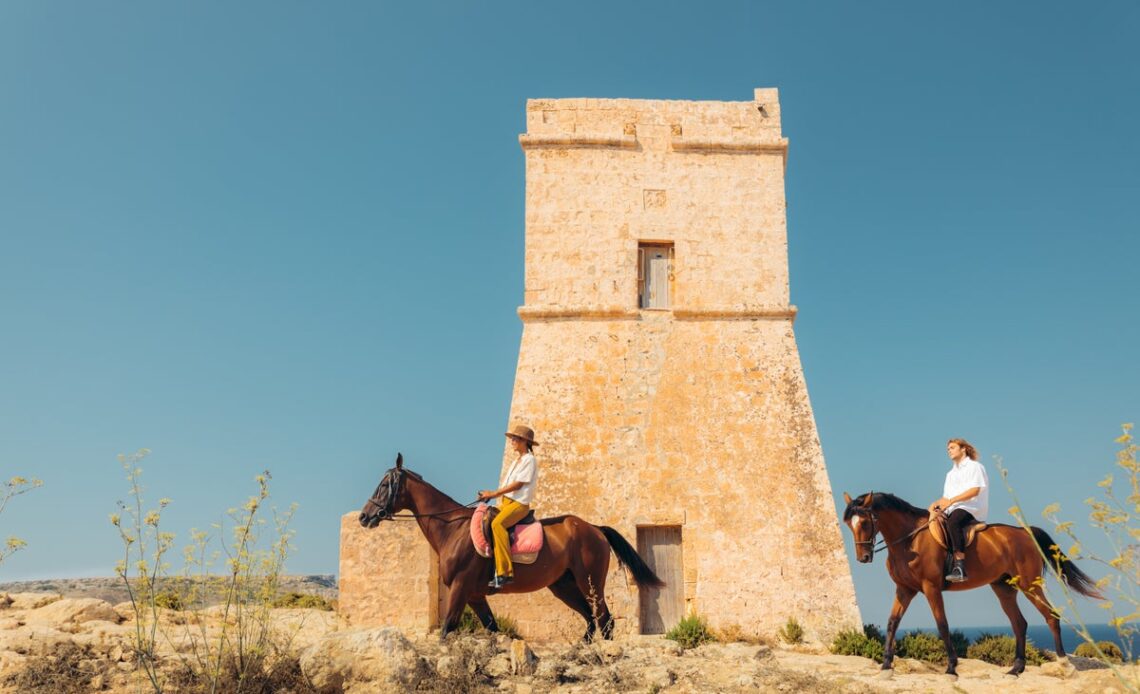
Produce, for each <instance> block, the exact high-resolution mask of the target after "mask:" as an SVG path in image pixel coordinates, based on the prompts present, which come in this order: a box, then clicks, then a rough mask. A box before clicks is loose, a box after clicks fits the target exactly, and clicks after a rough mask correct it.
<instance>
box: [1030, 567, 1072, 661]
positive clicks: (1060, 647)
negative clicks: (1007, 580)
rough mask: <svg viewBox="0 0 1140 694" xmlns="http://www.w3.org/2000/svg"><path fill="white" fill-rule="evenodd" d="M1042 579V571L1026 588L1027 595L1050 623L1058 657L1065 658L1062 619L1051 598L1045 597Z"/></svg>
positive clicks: (1047, 622) (1046, 621)
mask: <svg viewBox="0 0 1140 694" xmlns="http://www.w3.org/2000/svg"><path fill="white" fill-rule="evenodd" d="M1022 575H1023V576H1025V575H1027V574H1022ZM1041 579H1042V576H1041V573H1040V572H1038V573H1037V575H1036V576H1035V577H1033V580H1032V581H1030V582H1029V586H1028V587H1027V588H1025V597H1027V598H1029V602H1031V603H1033V606H1034V607H1036V608H1037V611H1038V612H1040V613H1041V616H1042V617H1044V618H1045V623H1046V624H1048V625H1049V631H1051V632H1053V645H1054V646H1056V648H1057V657H1058V658H1064V657H1066V656H1065V645H1064V644H1063V643H1061V620H1060V619H1059V618H1058V617H1057V612H1056V610H1054V609H1053V605H1051V604H1050V603H1049V599H1048V598H1046V597H1045V588H1044V586H1042V585H1041V583H1040V581H1041Z"/></svg>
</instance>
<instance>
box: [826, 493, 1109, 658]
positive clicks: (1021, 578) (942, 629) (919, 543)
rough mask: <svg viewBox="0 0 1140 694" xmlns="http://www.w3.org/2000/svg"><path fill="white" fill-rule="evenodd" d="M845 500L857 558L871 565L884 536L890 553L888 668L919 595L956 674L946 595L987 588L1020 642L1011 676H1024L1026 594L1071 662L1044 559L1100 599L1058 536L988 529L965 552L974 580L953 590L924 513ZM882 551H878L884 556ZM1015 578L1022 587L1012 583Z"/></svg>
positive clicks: (870, 500)
mask: <svg viewBox="0 0 1140 694" xmlns="http://www.w3.org/2000/svg"><path fill="white" fill-rule="evenodd" d="M843 499H844V500H845V501H846V502H847V510H846V511H844V513H843V522H844V523H846V524H847V527H849V528H851V532H852V534H854V536H855V558H856V559H858V560H859V561H860V562H861V563H864V564H866V563H869V562H870V561H871V559H872V558H873V557H874V554H875V551H876V550H875V549H874V545H875V536H876V534H882V536H883V543H884V544H885V545H886V550H887V572H888V573H889V574H890V575H891V578H892V579H894V582H895V602H894V606H893V607H892V608H891V617H890V619H889V620H888V621H887V643H886V650H885V652H884V654H883V669H884V670H889V669H890V668H891V662H892V661H893V660H894V657H895V630H897V629H898V626H899V621H901V620H902V616H903V613H904V612H906V608H907V606H908V605H910V601H911V599H912V598H914V596H915V595H916V594H917V593H918V592H920V591H921V592H922V594H923V595H925V596H926V601H927V602H928V603H930V611H931V612H933V613H934V621H935V622H936V623H937V624H938V634H939V635H940V636H941V637H942V642H943V643H945V644H946V656H947V660H948V661H949V665H948V666H947V668H946V674H948V675H957V674H958V673H957V666H958V654H957V653H955V652H954V645H953V644H952V643H951V642H950V628H949V626H948V625H947V624H946V610H945V608H944V607H943V604H942V591H944V590H970V589H972V588H980V587H982V586H986V585H988V586H989V587H990V588H992V589H993V591H994V593H995V594H996V595H997V598H998V601H999V602H1000V603H1001V609H1002V610H1003V611H1004V612H1005V615H1006V617H1008V618H1009V623H1010V626H1012V627H1013V633H1014V636H1015V637H1016V639H1017V652H1016V654H1015V659H1014V663H1013V669H1011V670H1010V671H1009V674H1011V675H1019V674H1021V673H1022V672H1023V671H1024V670H1025V627H1026V623H1025V617H1023V616H1022V614H1021V610H1020V609H1019V608H1018V606H1017V592H1018V590H1021V592H1023V593H1025V596H1026V597H1027V598H1029V602H1030V603H1032V604H1033V606H1034V607H1036V608H1037V611H1038V612H1040V613H1041V616H1043V617H1044V618H1045V621H1046V622H1047V623H1048V624H1049V630H1050V631H1052V632H1053V641H1054V644H1055V646H1056V648H1057V656H1058V657H1061V658H1064V657H1065V646H1064V645H1062V643H1061V622H1060V620H1059V619H1057V615H1056V613H1054V611H1053V606H1052V605H1050V604H1049V601H1048V600H1047V599H1046V598H1045V591H1044V577H1043V575H1042V574H1043V571H1044V568H1045V560H1044V559H1043V556H1045V557H1050V558H1051V560H1052V562H1053V564H1054V568H1056V570H1057V572H1058V575H1060V576H1061V577H1062V578H1063V579H1064V581H1065V582H1066V583H1067V584H1068V585H1069V587H1070V588H1072V589H1073V590H1075V591H1076V592H1078V593H1080V594H1081V595H1086V596H1088V597H1090V598H1098V599H1100V598H1101V595H1100V594H1099V593H1097V591H1096V587H1095V586H1094V585H1093V582H1092V579H1090V578H1089V577H1088V576H1086V575H1085V573H1084V572H1083V571H1081V570H1080V569H1078V568H1077V566H1076V564H1074V563H1073V562H1071V561H1070V560H1069V559H1068V558H1067V557H1066V556H1065V555H1064V554H1062V553H1061V551H1060V548H1058V547H1057V545H1056V543H1054V542H1053V538H1051V537H1049V534H1048V533H1046V532H1045V531H1044V530H1042V529H1040V528H1032V529H1031V530H1032V533H1030V532H1027V531H1026V530H1025V529H1024V528H1020V527H1017V526H1013V525H989V526H987V528H986V529H985V530H984V531H982V532H980V533H978V536H977V539H976V540H974V542H973V544H971V545H970V547H968V548H967V549H966V574H967V576H969V579H968V580H967V581H966V582H964V583H950V584H947V583H946V582H945V580H944V578H943V577H944V575H945V573H946V549H945V548H943V547H942V546H941V545H939V544H938V543H937V542H935V540H934V538H933V537H932V536H931V534H930V531H928V530H927V529H926V523H927V519H928V517H929V514H928V513H927V511H926V510H924V509H921V508H918V507H916V506H911V505H910V504H908V503H907V502H905V501H903V500H902V499H900V498H898V497H897V496H894V495H892V494H864V495H862V496H860V497H857V498H855V499H852V498H851V497H850V496H848V495H847V494H844V495H843ZM882 549H883V548H879V550H878V551H882ZM1014 578H1016V587H1015V585H1014V582H1013V581H1012V580H1011V579H1014Z"/></svg>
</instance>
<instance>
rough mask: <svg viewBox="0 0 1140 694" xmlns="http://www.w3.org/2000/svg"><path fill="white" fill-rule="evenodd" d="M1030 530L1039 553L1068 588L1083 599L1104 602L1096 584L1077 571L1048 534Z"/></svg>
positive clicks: (1036, 528) (1035, 528)
mask: <svg viewBox="0 0 1140 694" xmlns="http://www.w3.org/2000/svg"><path fill="white" fill-rule="evenodd" d="M1030 530H1031V531H1032V532H1033V539H1034V540H1036V541H1037V546H1038V547H1040V548H1041V553H1042V554H1044V555H1045V557H1046V558H1048V559H1049V563H1051V564H1052V565H1053V568H1054V569H1056V570H1057V572H1058V573H1059V574H1060V575H1061V577H1062V578H1063V579H1064V580H1065V583H1066V584H1068V586H1069V587H1070V588H1072V589H1073V590H1075V591H1077V592H1078V593H1080V594H1081V595H1084V596H1085V597H1089V598H1096V599H1097V600H1104V596H1103V595H1101V594H1100V591H1098V590H1097V589H1096V583H1095V582H1094V581H1093V580H1092V579H1091V578H1089V576H1088V574H1086V573H1085V572H1084V571H1081V570H1080V569H1078V568H1077V565H1076V564H1074V563H1073V560H1072V559H1069V558H1068V557H1066V556H1065V553H1064V552H1062V551H1061V547H1060V546H1059V545H1058V544H1057V543H1056V542H1053V538H1051V537H1049V533H1047V532H1045V531H1044V530H1042V529H1041V528H1038V527H1031V528H1030Z"/></svg>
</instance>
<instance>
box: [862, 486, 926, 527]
mask: <svg viewBox="0 0 1140 694" xmlns="http://www.w3.org/2000/svg"><path fill="white" fill-rule="evenodd" d="M868 496H870V497H871V500H870V501H871V503H870V504H866V503H864V501H866V499H867V497H868ZM868 506H870V508H871V510H872V511H883V510H887V511H899V512H901V513H909V514H910V515H912V516H925V515H927V513H926V510H924V509H921V508H919V507H917V506H915V505H913V504H911V503H909V502H907V501H904V500H903V499H900V498H899V497H897V496H895V495H894V494H890V493H888V492H875V493H874V494H861V495H859V496H857V497H855V498H854V499H852V500H851V503H849V504H847V509H846V510H845V511H844V512H843V522H844V523H846V522H847V521H849V520H851V516H853V515H855V511H856V510H857V509H861V508H867V507H868Z"/></svg>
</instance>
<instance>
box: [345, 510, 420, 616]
mask: <svg viewBox="0 0 1140 694" xmlns="http://www.w3.org/2000/svg"><path fill="white" fill-rule="evenodd" d="M359 516H360V512H359V511H353V512H351V513H346V514H345V515H344V516H342V517H341V519H340V603H339V605H340V608H339V613H340V617H341V619H343V620H344V621H346V622H347V623H348V624H349V625H350V626H354V627H376V626H394V627H399V628H401V629H405V630H408V631H411V632H426V631H428V630H430V629H432V628H435V627H436V626H437V625H438V618H437V615H438V613H439V607H438V605H439V571H438V566H439V561H438V559H437V558H436V555H435V552H433V551H432V549H431V546H429V545H428V543H427V540H425V539H424V536H423V533H421V532H420V528H419V526H418V525H416V524H415V523H414V522H411V521H399V520H398V521H392V522H387V523H381V524H380V525H379V526H377V527H375V528H371V529H367V528H363V527H361V525H360V522H359V520H358V518H359Z"/></svg>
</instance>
